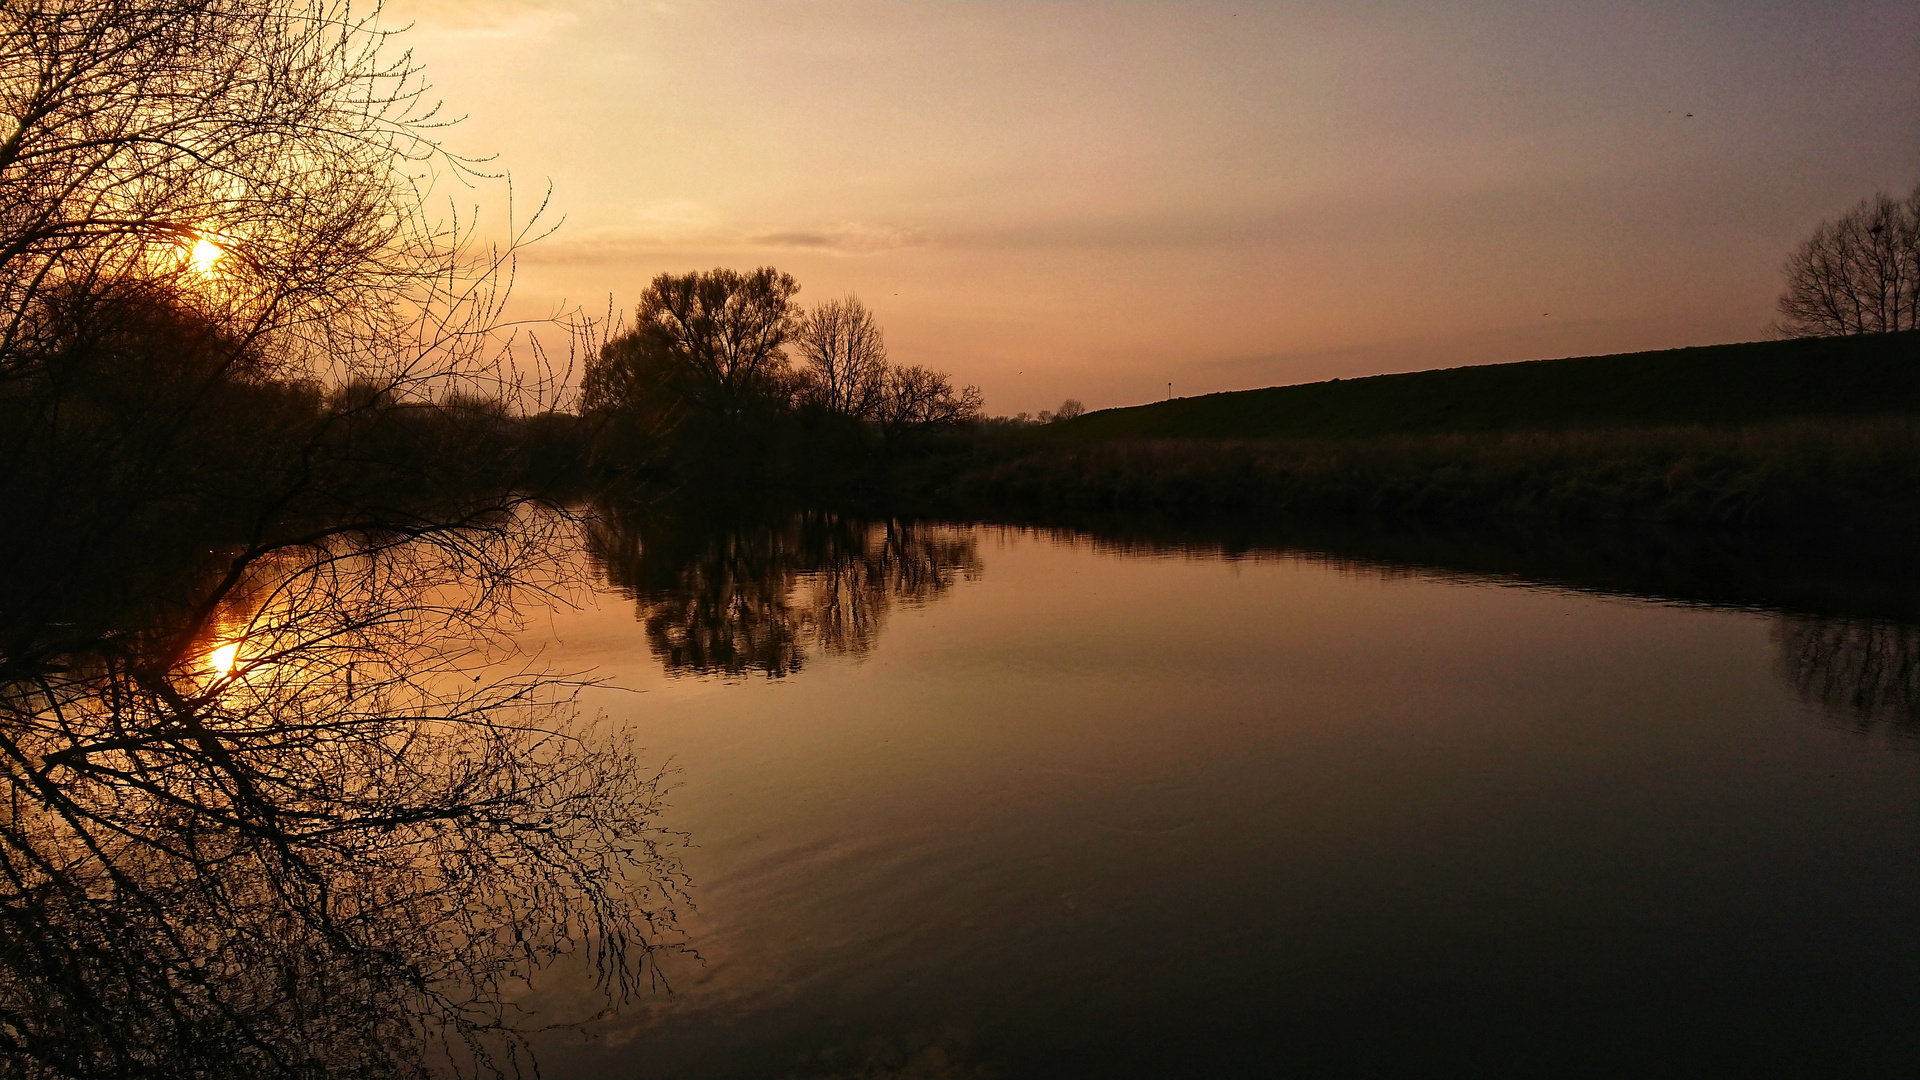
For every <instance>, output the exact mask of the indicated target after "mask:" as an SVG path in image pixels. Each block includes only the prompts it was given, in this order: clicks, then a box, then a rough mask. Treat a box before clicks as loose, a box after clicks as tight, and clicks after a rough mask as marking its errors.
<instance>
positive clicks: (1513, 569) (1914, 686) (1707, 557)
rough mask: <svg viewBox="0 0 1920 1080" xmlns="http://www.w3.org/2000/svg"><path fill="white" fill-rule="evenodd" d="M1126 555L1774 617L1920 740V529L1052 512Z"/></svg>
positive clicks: (1859, 700) (1863, 700)
mask: <svg viewBox="0 0 1920 1080" xmlns="http://www.w3.org/2000/svg"><path fill="white" fill-rule="evenodd" d="M1039 527H1040V528H1042V529H1043V530H1044V531H1047V532H1049V533H1051V534H1052V536H1053V538H1054V539H1055V541H1056V542H1059V543H1066V544H1079V543H1086V544H1091V545H1092V546H1094V547H1095V548H1097V549H1099V550H1102V551H1107V552H1111V553H1115V554H1121V555H1130V556H1139V557H1161V556H1167V555H1179V556H1186V557H1195V556H1198V557H1203V558H1225V559H1229V560H1233V559H1253V560H1258V559H1262V558H1288V559H1304V560H1307V561H1312V562H1318V563H1324V564H1327V565H1331V566H1335V567H1337V568H1339V569H1341V570H1343V571H1345V572H1348V573H1361V574H1367V575H1370V576H1377V577H1383V578H1389V579H1391V578H1398V577H1439V578H1446V579H1456V580H1463V581H1475V582H1493V583H1500V584H1508V585H1519V586H1525V587H1545V588H1555V589H1567V590H1571V591H1576V592H1584V593H1593V594H1597V595H1606V596H1621V597H1629V598H1635V599H1645V600H1653V601H1657V602H1664V603H1678V604H1684V605H1688V606H1701V607H1716V608H1734V609H1742V610H1750V611H1757V612H1764V613H1768V614H1771V615H1773V616H1774V618H1775V620H1776V623H1775V626H1774V629H1773V632H1772V636H1773V641H1774V643H1775V646H1776V649H1777V654H1776V658H1775V668H1774V669H1775V671H1776V673H1777V674H1778V675H1779V676H1780V677H1781V678H1782V679H1783V680H1785V681H1786V682H1787V684H1788V685H1790V686H1791V687H1792V688H1793V689H1794V692H1795V693H1796V694H1797V695H1798V696H1799V697H1800V699H1801V700H1802V701H1804V702H1806V703H1807V704H1808V705H1811V706H1813V707H1815V708H1818V709H1821V710H1823V711H1825V712H1826V713H1828V714H1829V715H1831V716H1833V717H1835V718H1837V719H1839V720H1841V721H1842V722H1843V723H1845V724H1847V725H1848V726H1851V727H1854V728H1856V729H1858V730H1860V731H1862V732H1868V731H1876V730H1888V731H1893V732H1897V733H1900V734H1902V735H1905V736H1912V737H1916V738H1920V574H1916V573H1914V572H1913V567H1912V546H1911V544H1910V543H1909V542H1908V539H1909V538H1906V537H1901V536H1891V535H1876V536H1861V535H1847V536H1834V535H1822V534H1819V533H1808V534H1799V535H1795V534H1781V533H1743V532H1723V531H1712V530H1684V529H1662V528H1657V527H1648V526H1638V527H1633V526H1621V527H1616V528H1597V529H1596V528H1584V529H1564V528H1552V527H1543V526H1539V525H1529V524H1526V523H1519V524H1514V523H1508V524H1502V525H1493V524H1489V525H1484V526H1482V527H1480V528H1474V529H1428V528H1420V527H1408V528H1387V527H1382V526H1379V525H1374V526H1366V525H1361V524H1353V523H1350V524H1347V525H1344V526H1342V525H1337V524H1335V525H1329V524H1325V523H1321V524H1318V525H1303V524H1299V523H1275V522H1268V523H1261V522H1252V521H1246V520H1238V521H1207V520H1204V519H1198V520H1195V519H1186V520H1179V521H1171V520H1155V519H1151V518H1142V517H1130V518H1102V517H1083V518H1077V519H1072V520H1070V521H1062V522H1050V523H1047V524H1045V525H1041V526H1039Z"/></svg>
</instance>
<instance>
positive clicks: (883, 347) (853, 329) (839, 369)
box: [794, 293, 887, 419]
mask: <svg viewBox="0 0 1920 1080" xmlns="http://www.w3.org/2000/svg"><path fill="white" fill-rule="evenodd" d="M794 345H795V347H796V348H797V349H798V350H799V353H800V357H801V359H802V360H804V361H805V362H806V365H807V366H806V369H805V371H804V372H803V374H804V375H805V376H806V379H807V381H806V383H805V385H804V387H803V389H802V391H801V399H802V401H803V402H804V403H807V404H812V405H815V406H818V407H820V408H823V409H826V410H827V411H828V412H831V413H836V414H838V415H841V416H851V417H859V418H863V419H864V418H870V417H872V416H873V415H874V412H875V410H876V409H877V408H878V407H879V404H880V395H881V393H882V390H883V389H884V385H885V382H886V372H887V342H886V338H885V336H884V335H883V334H882V333H881V331H880V324H879V323H877V322H875V321H874V318H873V312H871V311H869V310H867V306H866V305H865V304H862V303H861V302H860V298H859V297H858V296H855V295H853V294H852V293H848V294H847V295H846V298H845V299H842V300H828V301H826V302H825V303H822V304H820V305H819V306H817V307H815V308H814V309H813V310H812V311H811V312H808V313H807V315H806V317H805V318H803V319H801V320H800V324H799V326H798V328H797V330H796V332H795V334H794Z"/></svg>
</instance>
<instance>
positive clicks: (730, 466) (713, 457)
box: [581, 267, 981, 499]
mask: <svg viewBox="0 0 1920 1080" xmlns="http://www.w3.org/2000/svg"><path fill="white" fill-rule="evenodd" d="M798 291H799V284H798V283H797V282H795V281H794V279H793V278H792V277H790V276H788V275H786V274H783V273H780V272H779V271H777V270H774V269H773V268H771V267H762V268H760V269H758V270H754V271H752V272H749V273H740V272H738V271H734V270H727V269H717V270H712V271H708V272H704V273H701V272H695V273H687V274H662V275H660V276H659V277H656V278H655V279H654V280H653V282H652V284H650V285H649V286H648V287H647V289H646V292H645V293H644V294H643V295H642V297H641V299H640V303H639V306H638V308H637V310H636V313H635V321H634V325H633V326H632V327H631V328H628V329H625V330H624V331H622V332H619V333H617V334H615V335H614V336H613V337H612V339H611V340H610V341H609V342H608V343H607V344H606V345H605V346H604V347H603V348H602V349H601V350H600V351H599V353H598V355H596V356H594V357H591V358H589V360H588V362H587V365H586V370H585V373H584V376H583V378H582V380H581V412H582V414H583V415H584V417H585V419H586V422H587V423H586V430H587V433H588V434H587V435H586V439H585V450H586V455H587V466H588V472H589V474H590V475H591V476H593V477H594V478H595V479H596V480H597V481H598V482H600V483H601V484H614V485H618V486H626V487H629V488H631V487H635V486H647V487H652V488H655V489H660V490H674V491H685V492H689V493H693V494H697V495H702V496H709V497H726V496H738V495H746V494H751V495H755V496H759V495H764V494H766V493H770V492H780V493H784V494H786V495H787V496H789V497H793V498H799V499H822V498H827V499H834V498H849V497H864V498H872V497H873V496H875V495H877V494H879V493H882V492H884V491H885V490H886V488H887V485H888V481H889V476H890V469H891V468H892V466H893V465H894V464H895V463H896V462H898V461H899V460H900V459H901V458H903V457H905V456H907V455H909V454H914V455H926V454H929V453H936V454H937V453H939V452H940V451H942V450H944V449H950V448H951V445H952V442H953V439H952V437H953V436H954V435H955V434H956V433H958V432H961V431H963V430H965V429H968V428H970V427H972V426H973V425H974V424H975V423H977V422H978V421H979V420H980V419H981V399H980V392H979V390H977V389H975V388H973V387H970V386H969V387H961V388H956V387H955V386H954V385H953V381H952V379H951V378H950V377H949V376H947V375H945V374H942V373H940V372H935V371H930V370H928V369H926V368H923V367H918V366H912V365H899V364H895V363H892V362H891V361H890V360H889V359H888V357H887V349H886V340H885V336H884V334H883V332H882V331H881V328H880V326H879V324H878V323H877V322H876V321H875V320H874V317H873V314H872V313H871V312H870V311H868V310H867V308H866V307H865V305H863V304H862V303H861V302H860V300H859V298H858V297H855V296H851V295H849V296H847V297H845V298H844V299H840V300H829V301H826V302H824V303H821V304H819V305H816V306H815V307H813V308H812V309H811V310H806V309H803V308H802V307H801V306H800V305H799V304H798V302H797V301H795V299H794V296H795V294H796V293H797V292H798Z"/></svg>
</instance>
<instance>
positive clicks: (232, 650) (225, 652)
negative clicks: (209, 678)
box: [207, 641, 240, 675]
mask: <svg viewBox="0 0 1920 1080" xmlns="http://www.w3.org/2000/svg"><path fill="white" fill-rule="evenodd" d="M239 652H240V643H239V642H237V641H235V642H233V643H231V644H227V645H222V646H220V647H219V648H217V649H215V650H213V651H212V652H210V653H208V654H207V669H208V670H209V671H212V672H215V673H216V674H220V675H225V674H227V673H228V672H231V671H232V670H233V658H234V657H235V656H236V655H238V654H239Z"/></svg>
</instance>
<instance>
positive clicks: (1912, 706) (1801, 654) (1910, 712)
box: [1773, 616, 1920, 735]
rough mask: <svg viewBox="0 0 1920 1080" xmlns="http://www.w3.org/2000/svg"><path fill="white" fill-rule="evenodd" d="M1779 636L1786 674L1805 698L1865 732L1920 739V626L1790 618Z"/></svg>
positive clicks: (1779, 629)
mask: <svg viewBox="0 0 1920 1080" xmlns="http://www.w3.org/2000/svg"><path fill="white" fill-rule="evenodd" d="M1773 636H1774V641H1775V642H1776V643H1777V644H1778V646H1779V649H1780V652H1779V658H1778V664H1779V670H1780V673H1781V675H1782V676H1783V677H1784V678H1785V679H1786V680H1787V681H1788V682H1790V683H1792V684H1793V688H1794V690H1795V691H1797V692H1798V693H1799V695H1800V697H1801V699H1802V700H1804V701H1806V702H1808V703H1809V704H1813V705H1818V706H1820V707H1821V708H1824V709H1826V710H1828V711H1829V712H1831V713H1833V714H1834V715H1836V716H1840V717H1844V718H1846V719H1848V720H1849V721H1850V722H1851V723H1853V724H1854V725H1855V726H1857V727H1860V728H1862V729H1870V728H1872V727H1875V726H1877V725H1880V724H1886V725H1890V726H1891V727H1892V728H1894V729H1895V730H1898V731H1901V732H1903V733H1907V734H1914V735H1920V627H1916V626H1911V625H1907V624H1904V623H1896V622H1889V621H1886V620H1881V619H1854V618H1842V619H1816V618H1801V617H1792V616H1785V617H1782V618H1781V619H1780V621H1779V623H1778V624H1777V625H1776V627H1775V629H1774V635H1773Z"/></svg>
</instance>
